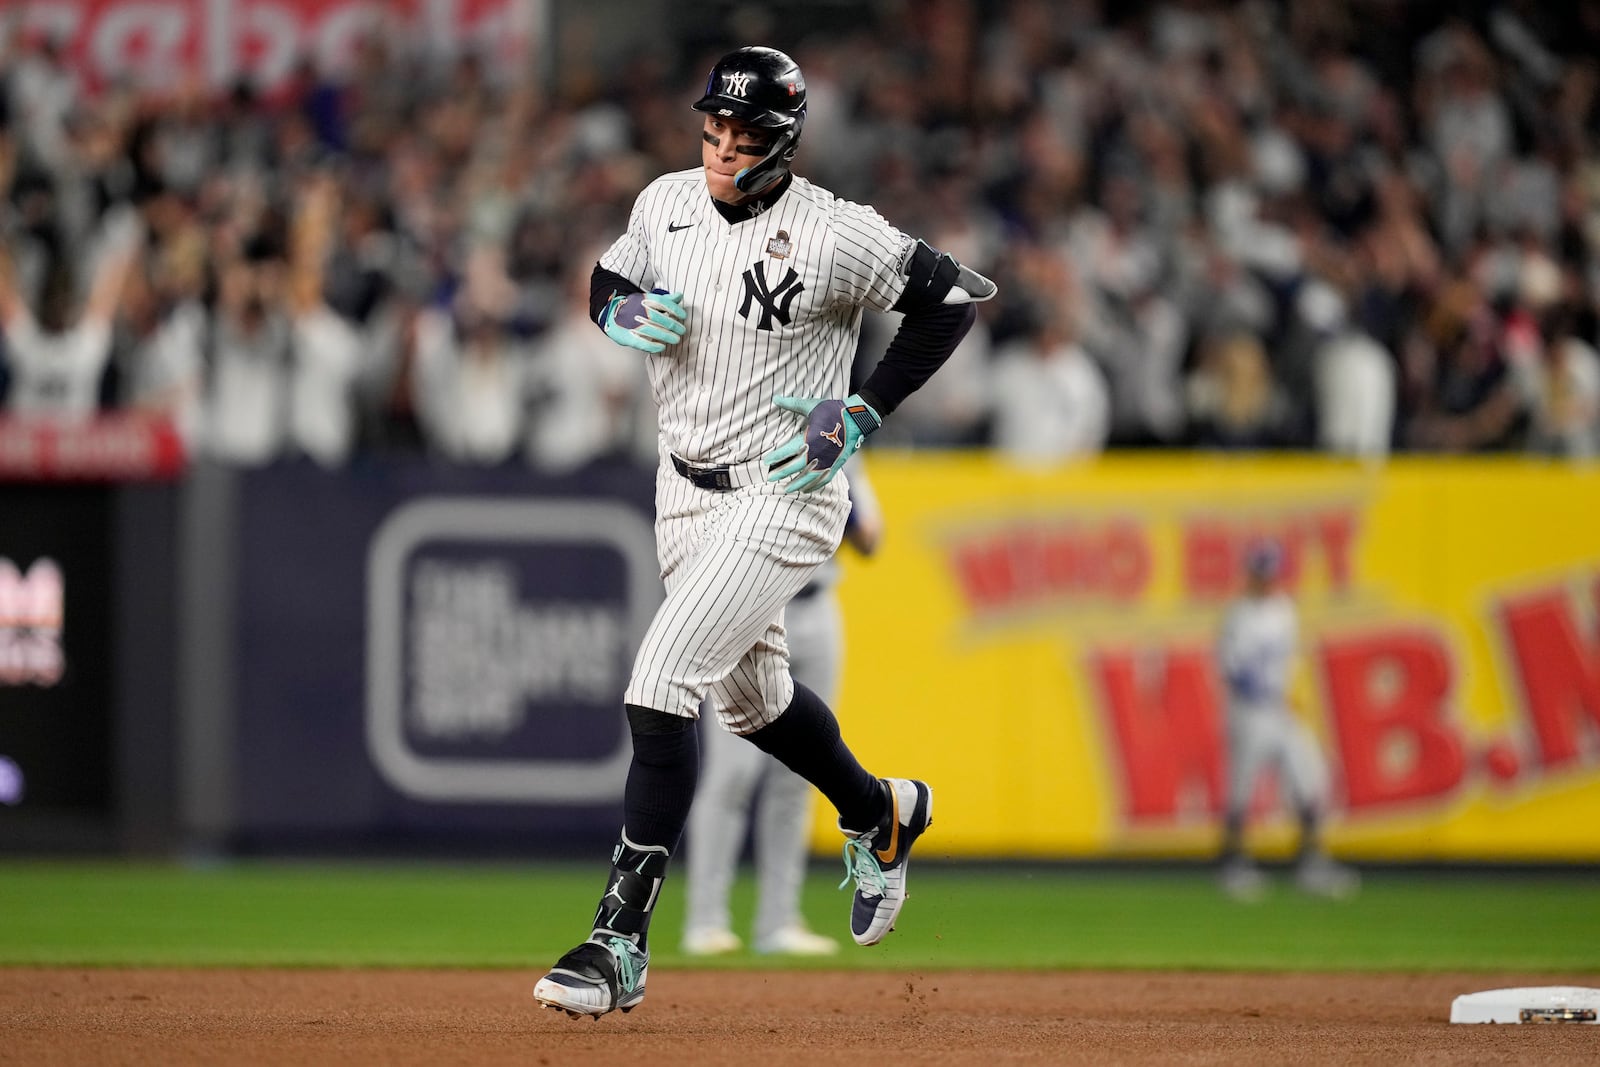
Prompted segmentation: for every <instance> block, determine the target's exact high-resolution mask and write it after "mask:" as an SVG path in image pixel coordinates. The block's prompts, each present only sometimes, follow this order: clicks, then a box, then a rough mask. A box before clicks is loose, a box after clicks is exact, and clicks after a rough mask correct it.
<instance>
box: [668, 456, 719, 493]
mask: <svg viewBox="0 0 1600 1067" xmlns="http://www.w3.org/2000/svg"><path fill="white" fill-rule="evenodd" d="M672 466H673V467H674V468H676V469H677V471H678V473H679V474H681V475H683V476H684V477H685V478H687V479H689V481H691V482H693V483H694V484H695V485H697V486H699V487H700V488H701V489H709V490H711V491H712V492H713V493H726V492H729V491H730V490H732V489H733V474H732V469H731V468H729V467H726V466H723V467H693V466H690V465H689V464H688V463H686V462H684V461H683V460H682V459H680V458H679V457H678V455H677V454H676V453H673V454H672Z"/></svg>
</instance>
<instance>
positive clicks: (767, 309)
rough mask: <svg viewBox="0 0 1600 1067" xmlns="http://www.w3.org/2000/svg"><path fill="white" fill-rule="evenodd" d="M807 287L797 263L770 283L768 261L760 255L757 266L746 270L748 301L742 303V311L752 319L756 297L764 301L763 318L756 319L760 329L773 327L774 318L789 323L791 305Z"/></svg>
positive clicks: (757, 299)
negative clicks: (781, 277)
mask: <svg viewBox="0 0 1600 1067" xmlns="http://www.w3.org/2000/svg"><path fill="white" fill-rule="evenodd" d="M805 290H806V287H805V286H803V285H801V284H800V275H799V273H798V272H797V271H796V270H795V269H794V268H793V267H790V268H789V272H788V273H787V274H785V275H784V276H783V280H782V281H780V282H779V283H778V284H777V285H775V286H773V285H770V284H769V283H768V281H767V268H766V264H765V263H763V262H762V261H761V260H759V259H758V260H756V262H755V265H754V266H752V267H751V268H750V269H749V270H747V271H745V272H744V303H742V304H740V305H739V314H740V315H741V316H742V317H744V318H746V319H748V318H749V317H750V303H751V301H754V302H756V303H758V304H760V305H761V318H760V319H759V320H757V322H756V329H758V330H771V329H772V320H773V319H777V320H778V321H779V322H781V323H783V325H785V326H787V325H789V306H790V305H791V304H793V303H794V298H795V297H797V296H799V295H800V294H801V293H803V292H805Z"/></svg>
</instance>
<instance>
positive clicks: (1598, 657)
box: [1500, 584, 1600, 767]
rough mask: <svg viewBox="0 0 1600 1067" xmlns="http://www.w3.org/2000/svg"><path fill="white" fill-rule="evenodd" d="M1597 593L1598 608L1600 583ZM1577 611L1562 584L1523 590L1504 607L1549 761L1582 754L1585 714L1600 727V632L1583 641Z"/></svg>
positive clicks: (1544, 761) (1541, 752)
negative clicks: (1526, 592) (1547, 588)
mask: <svg viewBox="0 0 1600 1067" xmlns="http://www.w3.org/2000/svg"><path fill="white" fill-rule="evenodd" d="M1594 599H1595V606H1596V609H1597V610H1600V584H1597V585H1596V586H1595V588H1594ZM1573 616H1574V611H1573V605H1572V604H1571V603H1570V601H1569V599H1568V596H1567V594H1566V593H1565V591H1563V590H1560V589H1551V590H1546V591H1544V592H1538V593H1533V594H1529V595H1525V596H1521V597H1518V598H1517V599H1515V600H1512V601H1509V602H1507V603H1506V604H1504V605H1502V606H1501V608H1500V618H1501V621H1502V624H1503V625H1504V626H1505V630H1506V634H1507V636H1508V637H1509V639H1510V642H1511V651H1512V660H1513V662H1514V663H1515V665H1516V669H1517V677H1518V680H1519V682H1520V684H1521V686H1522V694H1523V700H1524V703H1525V705H1526V708H1527V715H1528V719H1529V721H1530V723H1531V725H1532V726H1533V736H1534V739H1535V741H1536V743H1537V746H1538V756H1539V762H1540V764H1541V765H1543V766H1545V767H1559V766H1562V765H1563V764H1568V763H1572V762H1574V761H1575V760H1577V759H1578V757H1579V755H1580V745H1579V741H1580V738H1579V730H1580V728H1581V724H1582V723H1583V721H1584V719H1585V716H1587V718H1588V720H1589V722H1590V724H1591V725H1592V726H1594V727H1596V728H1600V634H1596V635H1595V639H1594V640H1592V641H1585V640H1584V637H1583V635H1582V634H1581V633H1580V632H1579V626H1578V622H1577V620H1576V619H1575V618H1574V617H1573Z"/></svg>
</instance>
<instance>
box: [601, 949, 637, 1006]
mask: <svg viewBox="0 0 1600 1067" xmlns="http://www.w3.org/2000/svg"><path fill="white" fill-rule="evenodd" d="M606 947H607V948H609V949H610V950H611V954H612V955H613V956H615V957H616V960H617V984H618V985H619V986H621V987H622V991H623V992H624V993H632V992H633V991H634V990H635V989H637V988H638V987H639V963H638V956H637V955H636V953H637V952H638V949H636V948H634V945H633V942H632V941H629V940H628V939H627V938H625V937H612V938H607V939H606Z"/></svg>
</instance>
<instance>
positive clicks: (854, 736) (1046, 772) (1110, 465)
mask: <svg viewBox="0 0 1600 1067" xmlns="http://www.w3.org/2000/svg"><path fill="white" fill-rule="evenodd" d="M870 463H871V473H872V477H873V483H874V486H875V488H876V489H877V491H878V493H879V496H880V497H881V498H882V502H883V507H884V512H885V516H886V522H887V530H886V534H885V538H884V542H883V547H882V548H881V549H880V551H879V553H878V554H877V556H876V557H875V558H873V559H871V560H865V561H862V560H857V559H853V558H850V557H849V555H848V553H846V554H845V555H844V557H843V558H844V559H845V568H846V569H845V576H844V580H843V584H842V586H841V589H840V592H841V597H842V599H843V601H844V607H845V619H846V627H847V644H846V647H847V649H848V652H847V655H846V663H845V671H844V679H843V687H842V690H841V697H840V700H839V715H840V719H841V722H842V723H843V725H844V730H845V736H846V737H847V739H848V740H849V741H850V743H851V745H852V747H853V748H855V749H856V751H857V752H858V754H859V755H860V756H861V758H862V761H863V762H864V763H865V764H866V765H867V766H868V767H870V768H872V769H873V770H874V771H876V773H879V774H890V775H907V776H913V775H914V776H917V777H922V778H925V779H927V780H928V781H929V782H930V783H932V784H933V785H934V787H935V791H936V796H937V803H936V808H935V811H936V815H937V820H936V825H935V828H934V830H933V831H932V832H931V835H930V837H929V839H928V843H927V844H928V845H931V846H933V849H935V850H938V851H937V853H930V854H946V855H950V856H972V857H978V856H1026V857H1041V858H1047V857H1060V858H1068V857H1075V858H1083V857H1108V856H1110V857H1115V856H1157V855H1172V856H1195V855H1204V854H1207V853H1208V852H1210V851H1211V850H1212V849H1213V848H1214V847H1215V844H1216V840H1217V820H1218V818H1219V815H1220V811H1221V800H1222V796H1223V782H1224V777H1225V762H1224V761H1225V759H1226V754H1225V752H1224V750H1223V746H1222V743H1221V733H1220V728H1221V722H1222V710H1221V709H1222V697H1221V689H1220V686H1219V683H1218V679H1217V676H1216V671H1215V667H1214V665H1213V663H1212V647H1213V643H1214V640H1215V630H1216V628H1217V625H1218V622H1219V620H1220V617H1221V613H1222V609H1223V607H1224V605H1225V603H1226V601H1227V600H1228V598H1229V597H1231V596H1232V595H1233V594H1234V592H1235V591H1236V589H1237V586H1238V578H1239V574H1238V568H1239V562H1240V557H1241V555H1242V546H1243V545H1244V544H1246V543H1247V542H1248V541H1249V540H1250V539H1252V538H1254V537H1259V536H1263V535H1266V536H1270V537H1272V538H1274V539H1276V540H1277V541H1278V542H1279V543H1280V544H1281V545H1282V546H1283V547H1284V550H1285V563H1286V582H1287V585H1288V587H1289V588H1290V590H1291V591H1292V592H1293V594H1294V596H1295V599H1296V602H1297V604H1298V607H1299V609H1300V623H1301V637H1302V653H1303V655H1302V658H1301V659H1302V672H1301V673H1302V675H1303V678H1302V682H1303V684H1302V686H1301V687H1300V689H1299V693H1300V698H1301V699H1300V700H1299V704H1300V708H1299V710H1300V711H1301V712H1302V713H1303V714H1304V715H1305V717H1306V720H1307V722H1308V723H1309V724H1310V725H1311V727H1312V728H1313V730H1314V732H1315V733H1316V734H1317V736H1318V737H1319V738H1320V739H1321V740H1322V741H1323V743H1324V746H1325V748H1326V751H1327V753H1328V755H1329V759H1330V764H1331V767H1332V770H1333V776H1334V780H1335V782H1336V789H1335V792H1336V799H1335V804H1336V811H1335V813H1334V818H1333V822H1332V824H1331V827H1330V834H1329V842H1330V844H1331V845H1332V847H1333V848H1334V849H1335V850H1336V851H1338V852H1340V853H1342V854H1344V855H1347V856H1352V857H1356V858H1368V859H1389V860H1402V859H1418V860H1456V859H1485V860H1494V859H1498V860H1542V859H1582V860H1597V859H1600V832H1597V831H1596V829H1595V828H1596V827H1600V621H1597V619H1600V471H1595V470H1588V469H1584V468H1581V467H1571V466H1565V465H1559V464H1549V463H1541V462H1537V461H1532V460H1505V461H1494V460H1480V461H1450V460H1420V459H1418V460H1394V461H1391V462H1390V463H1389V464H1387V465H1384V466H1372V467H1368V466H1360V465H1355V464H1350V463H1343V462H1339V461H1335V460H1326V461H1324V460H1318V459H1314V458H1289V457H1250V458H1243V457H1231V456H1202V455H1184V456H1152V457H1139V456H1118V457H1107V458H1104V459H1101V460H1099V461H1096V462H1094V463H1091V464H1085V465H1081V466H1076V467H1070V468H1065V469H1061V470H1056V471H1050V472H1037V471H1028V470H1021V469H1018V468H1015V467H1011V466H1008V465H1006V464H1005V463H1003V462H1002V461H1000V460H998V459H996V458H994V457H991V456H985V455H979V454H940V455H934V454H922V453H919V454H906V453H882V454H879V453H874V454H873V455H872V457H871V460H870ZM1258 807H1259V811H1260V816H1261V817H1260V819H1259V820H1258V823H1259V825H1261V826H1262V827H1263V829H1262V830H1260V831H1259V832H1258V833H1256V834H1254V835H1253V840H1254V841H1256V842H1258V843H1260V844H1261V845H1263V846H1264V847H1265V848H1267V849H1268V850H1269V851H1270V850H1271V849H1273V848H1286V847H1288V845H1289V843H1290V842H1291V840H1292V834H1291V827H1290V824H1289V822H1288V820H1287V818H1286V817H1285V816H1284V814H1283V813H1282V812H1281V808H1282V805H1281V804H1278V803H1277V802H1276V797H1275V796H1274V795H1272V794H1271V793H1270V792H1264V793H1263V794H1262V796H1261V797H1260V798H1259V802H1258ZM1275 813H1276V814H1275ZM824 823H826V826H824V825H823V824H824ZM836 838H837V832H836V831H834V830H833V829H832V819H831V815H830V816H829V817H828V818H821V817H819V823H818V827H817V842H818V844H819V846H820V845H822V844H823V842H825V841H826V842H829V843H831V842H833V841H834V840H836ZM924 847H925V848H926V847H927V846H924Z"/></svg>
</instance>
